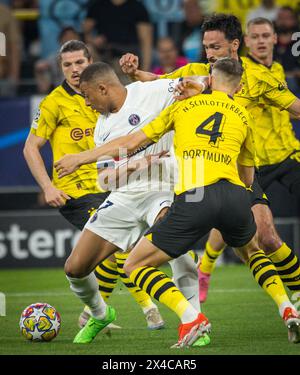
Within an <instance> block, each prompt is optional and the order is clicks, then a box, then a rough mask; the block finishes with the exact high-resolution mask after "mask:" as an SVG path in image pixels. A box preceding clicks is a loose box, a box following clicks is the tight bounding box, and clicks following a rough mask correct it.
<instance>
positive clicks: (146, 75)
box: [129, 69, 159, 82]
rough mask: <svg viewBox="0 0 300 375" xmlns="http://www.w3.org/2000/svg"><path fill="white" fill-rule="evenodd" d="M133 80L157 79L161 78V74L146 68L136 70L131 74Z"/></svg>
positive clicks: (146, 80)
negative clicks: (148, 70) (147, 70)
mask: <svg viewBox="0 0 300 375" xmlns="http://www.w3.org/2000/svg"><path fill="white" fill-rule="evenodd" d="M129 76H130V78H131V79H132V80H133V81H141V82H148V81H155V80H157V79H159V76H158V75H156V74H154V73H151V72H145V71H144V70H140V69H138V70H136V72H135V73H134V74H132V75H129Z"/></svg>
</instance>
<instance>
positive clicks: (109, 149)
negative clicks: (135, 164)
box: [54, 130, 152, 178]
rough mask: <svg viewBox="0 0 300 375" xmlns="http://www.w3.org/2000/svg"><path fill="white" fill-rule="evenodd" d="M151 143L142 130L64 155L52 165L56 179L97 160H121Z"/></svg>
mask: <svg viewBox="0 0 300 375" xmlns="http://www.w3.org/2000/svg"><path fill="white" fill-rule="evenodd" d="M151 142H152V141H151V140H149V139H148V138H147V136H146V135H145V133H144V132H143V131H142V130H138V131H136V132H134V133H132V134H129V135H126V136H123V137H119V138H116V139H114V140H113V141H111V142H108V143H106V144H104V145H103V146H101V147H96V148H94V149H92V150H87V151H84V152H80V153H79V154H69V155H65V156H63V157H62V158H61V159H60V160H58V161H57V162H56V163H55V164H54V167H55V169H56V172H57V173H58V177H59V178H62V177H64V176H67V175H69V174H70V173H73V172H74V171H76V170H77V169H78V168H79V167H80V166H81V165H84V164H91V163H95V162H96V161H97V160H99V159H100V160H101V159H107V158H109V159H111V158H116V157H121V158H122V157H124V156H126V155H128V154H131V153H133V152H134V151H135V150H136V149H137V148H139V147H141V146H145V145H147V144H150V143H151Z"/></svg>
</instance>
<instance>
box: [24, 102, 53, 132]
mask: <svg viewBox="0 0 300 375" xmlns="http://www.w3.org/2000/svg"><path fill="white" fill-rule="evenodd" d="M57 122H58V108H57V105H56V103H55V101H53V100H51V99H50V98H49V97H47V98H45V99H44V100H43V101H42V102H41V104H40V106H39V109H38V111H37V113H36V115H35V117H34V119H33V121H32V123H31V130H30V131H31V133H32V134H34V135H36V136H38V137H41V138H44V139H49V138H50V137H51V135H52V133H53V131H54V130H55V129H56V126H57Z"/></svg>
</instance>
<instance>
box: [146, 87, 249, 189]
mask: <svg viewBox="0 0 300 375" xmlns="http://www.w3.org/2000/svg"><path fill="white" fill-rule="evenodd" d="M250 121H251V119H250V116H249V114H248V112H247V110H246V109H245V108H244V107H243V106H241V105H239V104H238V103H236V102H235V101H234V100H233V99H232V98H230V97H229V96H228V95H227V94H225V93H224V92H221V91H213V92H207V93H203V94H200V95H197V96H195V97H192V98H189V99H186V100H184V101H182V102H178V103H175V104H173V105H171V106H170V107H168V108H166V109H165V110H164V111H163V112H162V113H161V115H160V116H159V117H157V118H156V119H155V120H154V121H152V122H151V123H149V124H148V125H146V126H145V127H143V128H142V131H143V132H144V133H145V134H146V136H147V137H148V138H149V139H151V140H152V141H154V142H157V141H158V139H159V138H160V137H161V136H162V135H163V134H165V133H167V132H168V131H170V130H175V135H174V147H175V154H176V157H177V161H178V168H179V173H178V183H177V186H176V187H175V192H176V194H180V193H182V192H184V191H187V190H190V189H192V188H195V187H201V186H207V185H210V184H214V183H216V182H217V181H219V180H222V179H226V180H228V181H229V182H231V183H233V184H236V185H241V186H244V184H243V183H242V182H241V180H240V178H239V175H238V171H237V161H238V162H239V163H240V164H241V165H245V166H254V145H253V139H252V136H251V124H250Z"/></svg>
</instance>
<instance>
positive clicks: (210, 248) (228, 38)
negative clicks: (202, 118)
mask: <svg viewBox="0 0 300 375" xmlns="http://www.w3.org/2000/svg"><path fill="white" fill-rule="evenodd" d="M202 31H203V46H204V48H205V51H206V56H207V60H208V62H209V63H208V64H204V63H191V64H188V65H186V66H184V67H182V68H179V69H177V70H176V71H174V72H173V73H170V74H166V75H163V76H160V77H159V76H156V75H155V74H152V73H148V72H143V71H141V70H139V69H138V59H137V57H136V56H134V55H132V54H126V55H124V56H123V57H122V58H121V60H120V64H121V66H122V69H123V71H124V72H125V73H127V74H129V75H131V77H132V78H133V79H138V80H143V81H147V80H154V79H157V78H178V77H186V76H194V75H207V74H208V73H209V71H210V70H211V67H212V66H213V64H214V63H215V62H216V61H217V60H218V59H220V58H224V57H228V56H230V57H232V58H235V59H236V60H238V59H240V61H241V63H242V65H243V68H244V73H243V76H242V80H241V83H242V88H241V90H240V91H239V92H238V93H236V95H235V100H236V101H237V102H238V103H240V104H242V105H244V106H245V107H246V108H247V109H248V111H249V112H250V114H251V116H252V117H253V118H254V122H253V123H254V133H255V134H256V133H257V131H256V124H257V123H259V124H260V123H261V124H262V122H261V119H262V121H263V120H264V119H263V118H262V117H260V116H261V115H262V112H263V111H262V108H268V107H266V106H267V105H272V108H274V107H276V108H277V109H278V110H284V109H285V110H287V111H288V112H290V113H291V114H293V115H295V116H297V117H299V116H300V100H299V99H298V98H297V97H296V96H295V95H293V94H292V93H291V92H290V91H289V90H288V88H287V87H286V84H285V81H284V79H283V80H281V77H279V76H278V75H275V74H274V72H273V70H272V69H268V68H267V67H266V66H263V64H257V63H255V62H254V61H253V59H251V58H249V57H241V58H239V56H238V49H239V46H240V41H241V38H242V28H241V24H240V22H239V20H238V19H237V18H236V17H235V16H233V15H224V14H216V15H213V16H211V17H208V18H207V19H206V20H205V22H204V23H203V25H202ZM273 34H274V33H273ZM270 38H271V40H273V43H274V38H275V36H274V35H273V36H272V35H271V36H270ZM283 116H286V114H285V115H283ZM258 126H260V125H258ZM261 126H264V125H261ZM289 133H290V132H289ZM290 134H291V133H290ZM273 136H275V135H274V134H273ZM256 138H257V137H256ZM290 140H291V138H290ZM294 141H295V140H293V142H294ZM258 142H259V140H258ZM272 144H273V142H272V143H271V145H272ZM260 151H261V147H260V145H258V153H259V152H260ZM286 151H287V150H285V152H286ZM291 152H292V151H291ZM287 156H288V154H287V153H285V154H284V156H283V157H285V158H286V157H287ZM296 157H297V154H295V155H294V156H292V158H296ZM277 161H278V160H277ZM287 162H288V163H291V162H292V161H291V159H287ZM295 164H297V163H295V162H294V165H295ZM294 177H295V178H296V180H295V181H297V175H294ZM286 183H288V179H286ZM293 185H294V187H293ZM297 186H299V180H298V182H296V183H295V184H291V186H290V189H292V190H291V191H294V192H295V191H297V192H299V188H297ZM252 188H253V192H252V194H251V199H252V210H253V213H254V217H255V221H256V224H257V227H258V238H259V242H260V246H261V248H262V249H263V250H264V251H265V252H266V254H267V255H268V256H269V257H270V258H271V259H272V261H273V262H274V264H275V266H278V271H279V274H280V275H281V277H282V280H283V282H284V283H285V284H286V285H287V286H288V288H289V289H291V290H292V291H294V292H295V293H294V295H293V297H292V298H293V299H294V298H295V299H296V298H298V297H299V292H300V267H299V260H298V257H297V256H296V254H295V253H294V252H293V250H292V249H290V248H289V247H288V246H287V244H285V243H284V242H283V241H282V240H281V238H280V237H279V235H278V233H277V231H276V229H275V226H274V223H273V217H272V213H271V210H270V208H269V206H268V201H267V199H265V196H264V194H263V191H262V189H261V188H260V186H259V184H258V183H257V179H255V181H254V184H253V187H252ZM224 247H225V245H224V241H223V239H222V237H221V236H220V235H219V234H218V232H217V231H215V230H213V231H212V232H211V234H210V236H209V239H208V241H207V243H206V251H205V254H204V257H203V258H202V261H201V265H200V275H199V276H200V278H199V282H200V284H201V287H200V301H202V302H203V301H204V300H205V299H206V294H207V288H208V282H209V277H210V273H211V271H212V269H213V266H214V264H215V261H216V259H217V257H218V255H219V254H220V252H221V251H222V250H223V249H224ZM297 296H298V297H297Z"/></svg>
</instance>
